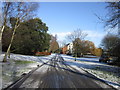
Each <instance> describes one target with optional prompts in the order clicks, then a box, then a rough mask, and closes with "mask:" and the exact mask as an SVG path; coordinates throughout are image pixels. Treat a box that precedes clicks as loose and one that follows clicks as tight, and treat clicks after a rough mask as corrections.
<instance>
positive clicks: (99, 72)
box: [62, 55, 120, 89]
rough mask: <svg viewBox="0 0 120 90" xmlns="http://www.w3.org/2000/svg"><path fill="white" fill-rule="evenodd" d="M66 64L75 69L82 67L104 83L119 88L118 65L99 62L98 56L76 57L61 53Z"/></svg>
mask: <svg viewBox="0 0 120 90" xmlns="http://www.w3.org/2000/svg"><path fill="white" fill-rule="evenodd" d="M62 57H63V58H64V60H65V63H66V64H69V65H71V66H72V67H74V68H76V69H80V68H82V69H84V70H86V71H88V72H89V73H91V74H93V75H95V76H96V77H98V78H100V79H103V80H104V81H105V82H106V83H108V84H110V85H112V86H113V87H115V88H117V89H120V67H117V66H111V65H107V64H106V63H100V62H99V58H76V60H77V61H75V58H74V57H71V56H68V55H62Z"/></svg>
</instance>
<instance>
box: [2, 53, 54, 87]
mask: <svg viewBox="0 0 120 90" xmlns="http://www.w3.org/2000/svg"><path fill="white" fill-rule="evenodd" d="M54 55H55V54H52V55H49V56H28V55H20V54H11V55H10V58H8V59H9V60H8V62H7V63H0V66H1V69H0V70H1V71H0V73H1V74H2V75H1V77H0V79H2V86H1V87H0V88H5V87H7V86H8V85H10V84H12V83H13V82H14V81H16V80H17V79H18V78H20V77H21V75H22V74H23V73H29V72H30V71H31V70H33V69H34V68H36V67H37V65H42V64H43V63H45V62H47V61H49V60H50V59H51V58H52V57H53V56H54ZM3 57H4V54H1V55H0V59H1V61H2V59H3ZM15 61H35V62H33V63H22V64H21V63H18V64H16V63H15ZM43 71H44V70H43Z"/></svg>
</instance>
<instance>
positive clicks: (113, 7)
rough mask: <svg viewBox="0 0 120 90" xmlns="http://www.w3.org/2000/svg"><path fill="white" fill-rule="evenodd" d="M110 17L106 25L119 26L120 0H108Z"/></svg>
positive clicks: (110, 26)
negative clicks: (113, 0)
mask: <svg viewBox="0 0 120 90" xmlns="http://www.w3.org/2000/svg"><path fill="white" fill-rule="evenodd" d="M106 8H107V9H108V11H109V12H108V15H107V16H108V17H107V20H106V23H105V25H106V26H107V27H109V28H115V27H117V26H118V24H119V21H118V20H120V2H108V6H107V7H106Z"/></svg>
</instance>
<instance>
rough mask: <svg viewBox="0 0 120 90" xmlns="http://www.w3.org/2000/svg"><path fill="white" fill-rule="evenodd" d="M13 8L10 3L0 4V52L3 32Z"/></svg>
mask: <svg viewBox="0 0 120 90" xmlns="http://www.w3.org/2000/svg"><path fill="white" fill-rule="evenodd" d="M13 10H14V8H13V3H12V2H6V3H5V2H3V3H2V4H1V11H2V12H1V21H0V23H1V28H0V51H2V34H3V31H4V29H5V27H6V25H7V24H8V21H9V18H10V15H11V14H12V12H13Z"/></svg>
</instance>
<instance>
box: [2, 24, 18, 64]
mask: <svg viewBox="0 0 120 90" xmlns="http://www.w3.org/2000/svg"><path fill="white" fill-rule="evenodd" d="M16 29H17V26H15V28H14V31H13V34H12V37H11V41H10V44H9V46H8V49H7V52H6V53H5V56H4V59H3V62H7V56H8V54H9V53H10V48H11V45H12V42H13V39H14V36H15V32H16ZM9 57H10V56H9Z"/></svg>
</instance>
